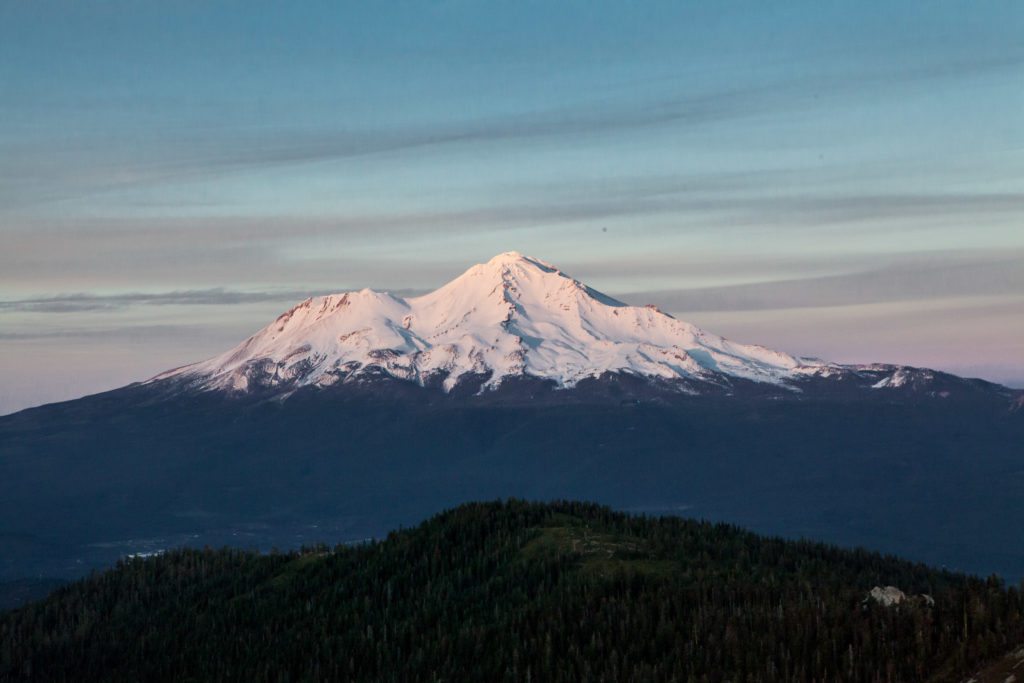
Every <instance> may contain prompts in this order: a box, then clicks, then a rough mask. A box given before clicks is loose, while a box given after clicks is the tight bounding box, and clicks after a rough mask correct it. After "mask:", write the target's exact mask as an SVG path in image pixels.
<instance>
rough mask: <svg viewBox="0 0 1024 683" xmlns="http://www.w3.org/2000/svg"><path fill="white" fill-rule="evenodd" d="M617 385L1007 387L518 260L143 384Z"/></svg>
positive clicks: (776, 391)
mask: <svg viewBox="0 0 1024 683" xmlns="http://www.w3.org/2000/svg"><path fill="white" fill-rule="evenodd" d="M615 376H619V377H622V376H631V377H633V378H641V379H643V380H646V381H648V382H650V383H651V385H652V386H651V387H649V388H652V389H655V390H657V391H659V392H661V393H662V394H663V395H667V394H672V393H681V394H689V395H702V394H734V393H747V394H749V393H757V394H762V395H764V394H767V395H774V396H777V397H782V396H786V395H790V396H792V395H794V394H800V393H802V392H804V391H811V392H812V393H813V394H816V395H817V394H821V393H828V394H834V393H836V392H843V391H848V390H849V387H850V386H855V387H856V390H857V391H860V392H863V391H865V390H883V389H884V390H888V391H889V392H890V393H893V392H896V391H897V390H902V391H903V392H907V391H914V392H919V393H924V394H928V395H932V396H935V397H939V398H948V397H950V396H952V395H954V394H957V393H963V392H964V391H968V392H975V391H978V390H979V388H980V387H983V386H985V387H989V388H990V389H993V388H995V387H998V385H995V384H992V383H984V382H982V381H981V380H963V381H962V382H958V381H956V379H955V376H953V375H950V374H948V373H942V372H938V371H934V370H929V369H926V368H915V367H911V366H905V365H890V364H882V363H874V364H862V365H848V364H847V365H844V364H839V363H830V362H827V361H823V360H820V359H817V358H808V357H800V356H794V355H792V354H789V353H785V352H782V351H776V350H772V349H769V348H767V347H764V346H761V345H758V344H741V343H737V342H734V341H731V340H729V339H726V338H724V337H721V336H719V335H715V334H712V333H710V332H707V331H705V330H703V329H701V328H699V327H697V326H695V325H692V324H691V323H688V322H685V321H681V320H677V319H676V318H674V317H673V316H671V315H669V314H667V313H665V312H663V311H661V310H659V309H658V308H657V307H654V306H650V305H648V306H633V305H629V304H626V303H624V302H622V301H619V300H617V299H614V298H613V297H610V296H608V295H606V294H603V293H602V292H600V291H598V290H596V289H593V288H591V287H589V286H587V285H585V284H583V283H582V282H580V281H579V280H577V279H575V278H573V277H571V276H570V275H568V274H566V273H564V272H563V271H561V270H560V269H558V268H557V267H556V266H554V265H552V264H550V263H548V262H546V261H543V260H541V259H538V258H535V257H530V256H523V255H522V254H520V253H518V252H504V253H502V254H498V255H497V256H495V257H493V258H492V259H490V260H489V261H487V262H486V263H482V264H477V265H474V266H472V267H470V268H469V269H467V270H466V271H465V272H464V273H462V274H461V275H459V276H458V277H456V278H454V279H453V280H451V281H450V282H448V283H446V284H444V285H442V286H441V287H439V288H438V289H436V290H434V291H433V292H429V293H427V294H423V295H419V296H415V297H406V298H403V297H399V296H395V295H392V294H390V293H388V292H380V291H375V290H371V289H362V290H358V291H352V292H342V293H338V294H329V295H324V296H317V297H310V298H307V299H305V300H304V301H302V302H300V303H299V304H297V305H295V306H293V307H292V308H291V309H289V310H288V311H285V312H284V313H282V314H281V315H280V316H278V317H277V319H275V320H274V321H273V322H272V323H271V324H269V325H267V326H266V327H264V328H263V329H261V330H259V331H258V332H256V333H255V334H254V335H252V336H250V337H249V338H248V339H246V340H244V341H243V342H242V343H240V344H239V345H237V346H235V347H234V348H232V349H230V350H228V351H227V352H225V353H223V354H221V355H219V356H216V357H214V358H211V359H209V360H207V361H202V362H199V363H194V364H191V365H186V366H183V367H179V368H175V369H173V370H169V371H166V372H163V373H160V374H159V375H156V376H155V377H153V378H151V379H150V380H148V381H147V382H145V383H147V384H159V383H165V384H166V383H170V384H173V386H174V387H175V388H178V389H181V388H184V389H187V390H191V391H196V390H198V391H209V390H220V391H226V392H229V393H244V392H253V391H261V392H264V393H267V392H269V393H272V394H278V395H284V396H287V395H289V394H290V393H291V392H294V391H296V390H299V389H302V388H306V387H316V388H327V387H331V386H335V385H342V384H346V383H351V382H363V381H368V380H372V379H375V378H381V377H388V378H394V379H398V380H403V381H409V382H412V383H415V384H418V385H420V386H425V387H427V386H429V387H433V388H437V389H439V390H440V391H442V392H443V393H453V392H456V393H458V394H466V393H469V394H477V395H480V394H484V393H487V392H489V391H495V390H498V389H499V388H501V387H503V386H507V385H508V384H509V383H510V382H512V383H519V384H522V383H523V382H526V383H527V384H530V383H531V382H532V383H537V382H539V383H540V384H546V385H548V386H549V387H550V388H554V389H573V388H576V387H578V386H579V385H580V384H581V383H586V382H588V381H593V380H606V379H608V378H610V377H615ZM513 380H515V381H516V382H513ZM995 391H997V392H1000V393H1002V394H1004V398H1010V399H1012V398H1013V396H1014V395H1015V392H1013V391H1012V390H1009V389H1005V388H999V389H995Z"/></svg>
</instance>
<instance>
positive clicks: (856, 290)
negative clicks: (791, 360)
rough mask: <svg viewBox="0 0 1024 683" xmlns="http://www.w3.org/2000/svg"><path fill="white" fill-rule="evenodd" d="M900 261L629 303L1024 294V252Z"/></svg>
mask: <svg viewBox="0 0 1024 683" xmlns="http://www.w3.org/2000/svg"><path fill="white" fill-rule="evenodd" d="M896 261H897V262H896V263H891V264H888V265H885V266H881V267H876V268H869V269H865V270H863V271H861V272H856V273H849V274H843V275H828V276H819V277H807V278H798V279H787V280H774V281H765V282H756V283H751V284H742V285H729V286H720V287H705V288H700V289H682V290H662V291H650V292H635V293H632V294H627V295H625V296H626V298H627V299H628V300H630V301H635V302H639V303H648V302H649V303H654V304H656V305H658V306H660V307H662V308H664V309H665V310H669V311H678V312H698V311H759V310H779V309H792V308H816V307H822V306H853V305H860V304H867V303H881V302H899V301H917V300H928V299H943V298H950V297H983V296H1001V295H1008V294H1012V293H1020V292H1024V253H1020V252H1017V253H1014V252H1010V253H1004V254H987V255H984V256H974V257H965V256H963V255H953V254H949V253H942V254H931V255H929V254H918V255H905V256H903V257H901V258H898V259H896Z"/></svg>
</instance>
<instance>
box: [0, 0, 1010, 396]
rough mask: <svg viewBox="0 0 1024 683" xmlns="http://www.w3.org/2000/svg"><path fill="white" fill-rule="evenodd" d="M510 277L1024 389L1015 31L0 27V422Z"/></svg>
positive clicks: (825, 20) (653, 9) (265, 20)
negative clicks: (525, 276) (353, 309)
mask: <svg viewBox="0 0 1024 683" xmlns="http://www.w3.org/2000/svg"><path fill="white" fill-rule="evenodd" d="M510 250H516V251H520V252H523V253H526V254H530V255H534V256H537V257H539V258H542V259H544V260H546V261H549V262H552V263H554V264H556V265H558V266H559V267H560V268H561V269H563V270H564V271H567V272H569V273H570V274H572V275H573V276H575V277H577V278H579V279H581V280H583V281H584V282H586V283H587V284H589V285H591V286H593V287H595V288H597V289H600V290H602V291H605V292H607V293H609V294H612V295H614V296H617V297H619V298H621V299H623V300H625V301H627V302H630V303H637V304H642V303H655V304H657V305H659V306H661V307H662V308H663V309H665V310H667V311H670V312H672V313H673V314H675V315H676V316H677V317H681V318H684V319H686V320H689V321H690V322H693V323H695V324H698V325H700V326H703V327H705V328H707V329H709V330H711V331H714V332H716V333H720V334H724V335H726V336H729V337H731V338H734V339H737V340H740V341H747V342H756V343H761V344H765V345H768V346H772V347H775V348H779V349H781V350H785V351H789V352H792V353H799V354H803V355H813V356H817V357H823V358H827V359H829V360H834V361H838V362H871V361H884V362H894V363H907V364H913V365H919V366H927V367H935V368H940V369H945V370H950V371H953V372H956V373H959V374H965V375H970V376H980V377H985V378H987V379H991V380H994V381H999V382H1003V383H1007V384H1010V385H1013V386H1024V3H1021V2H1018V1H1016V0H1011V1H1006V2H988V1H985V0H980V1H976V2H945V1H942V0H936V1H934V2H928V3H920V2H913V3H904V2H893V1H889V0H887V1H885V2H879V1H873V0H861V1H858V2H853V1H851V2H832V1H827V0H817V1H814V2H800V1H793V2H785V3H764V2H684V1H680V0H676V1H674V2H664V3H660V2H605V1H602V0H588V1H586V2H547V1H546V2H529V1H524V2H484V1H482V0H481V1H474V2H469V1H465V2H463V1H441V0H438V1H434V2H429V1H424V2H398V1H395V2H380V3H366V2H338V1H331V2H322V3H320V2H306V3H301V4H295V3H278V2H267V3H264V2H258V1H256V2H254V1H251V0H250V1H247V2H216V1H202V2H198V1H197V2H192V1H189V0H175V1H174V2H138V1H132V2H115V1H110V0H95V1H93V2H78V1H72V0H65V1H63V2H56V1H49V0H32V2H26V1H24V0H0V414H2V413H7V412H12V411H15V410H18V409H20V408H23V407H26V406H30V405H37V404H40V403H46V402H51V401H55V400H64V399H68V398H73V397H76V396H80V395H83V394H88V393H93V392H96V391H100V390H105V389H110V388H114V387H117V386H120V385H123V384H126V383H128V382H131V381H137V380H142V379H145V378H147V377H149V376H152V375H153V374H156V373H157V372H159V371H161V370H164V369H167V368H170V367H176V366H179V365H183V364H186V363H189V362H193V361H198V360H202V359H205V358H207V357H210V356H212V355H215V354H216V353H219V352H221V351H223V350H225V349H227V348H229V347H230V346H233V345H234V344H235V343H237V342H238V341H240V340H241V339H243V338H244V337H245V336H247V335H248V334H251V333H252V332H253V331H255V330H256V329H258V328H260V327H262V326H263V325H264V324H266V323H267V322H269V320H271V319H273V318H274V317H276V315H277V314H278V313H280V312H281V311H282V310H285V309H286V308H288V307H290V305H292V304H293V303H294V302H295V301H298V300H301V299H302V298H305V297H306V296H307V295H309V294H312V293H324V292H335V291H344V290H347V289H360V288H363V287H373V288H378V289H388V290H391V291H397V292H421V291H426V290H430V289H433V288H435V287H437V286H439V285H441V284H443V283H444V282H446V281H447V280H449V279H451V278H453V277H454V276H456V275H458V274H459V273H461V272H462V271H463V270H465V269H466V268H467V267H469V266H470V265H472V264H474V263H478V262H482V261H485V260H487V259H488V258H490V257H491V256H493V255H494V254H496V253H499V252H503V251H510Z"/></svg>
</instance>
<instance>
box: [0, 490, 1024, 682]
mask: <svg viewBox="0 0 1024 683" xmlns="http://www.w3.org/2000/svg"><path fill="white" fill-rule="evenodd" d="M886 585H893V586H897V587H899V588H900V589H902V590H903V591H904V592H906V594H907V595H908V596H911V597H909V598H908V599H907V600H906V601H904V602H903V603H902V604H900V605H898V606H891V607H883V606H881V605H879V604H876V603H875V602H874V601H871V600H868V601H867V602H865V596H866V595H867V593H868V591H869V590H870V589H871V588H872V587H874V586H886ZM925 594H927V595H928V596H930V597H931V598H933V599H934V604H931V603H930V601H929V600H928V598H925V597H924V595H925ZM1022 638H1024V619H1022V601H1021V595H1020V593H1019V591H1017V590H1015V589H1012V588H1010V589H1007V588H1005V587H1004V586H1003V585H1002V583H1001V582H1000V581H999V580H997V579H989V580H982V579H977V578H972V577H968V576H965V575H961V574H955V573H950V572H945V571H937V570H933V569H930V568H928V567H926V566H924V565H920V564H913V563H909V562H906V561H903V560H898V559H895V558H892V557H887V556H882V555H879V554H877V553H872V552H867V551H861V550H853V551H850V550H840V549H837V548H835V547H832V546H826V545H822V544H817V543H810V542H795V541H784V540H780V539H777V538H765V537H760V536H757V535H754V534H751V533H748V532H745V531H742V530H740V529H738V528H736V527H733V526H726V525H715V524H709V523H704V522H695V521H689V520H684V519H679V518H675V517H663V518H650V517H636V516H629V515H625V514H622V513H617V512H612V511H611V510H609V509H608V508H604V507H599V506H596V505H590V504H583V503H556V504H534V503H524V502H518V501H510V502H506V503H488V504H468V505H464V506H462V507H459V508H457V509H455V510H452V511H449V512H446V513H444V514H441V515H439V516H437V517H434V518H432V519H431V520H429V521H427V522H425V523H424V524H422V525H421V526H419V527H417V528H415V529H412V530H405V531H398V532H394V533H392V534H391V535H389V536H388V537H387V539H386V540H384V541H381V542H377V543H369V544H366V545H360V546H352V547H349V546H339V547H336V548H327V547H316V548H308V549H305V550H303V551H302V552H294V553H271V554H265V555H260V554H255V553H249V552H244V551H240V550H216V551H215V550H177V551H173V552H169V553H166V554H163V555H160V556H158V557H153V558H148V559H130V560H125V561H122V562H121V563H119V564H118V566H117V567H116V568H114V569H113V570H111V571H108V572H105V573H102V574H98V575H95V576H93V577H91V578H88V579H85V580H82V581H79V582H77V583H74V584H71V585H69V586H66V587H63V588H60V589H58V590H57V591H56V592H55V593H54V594H53V595H52V596H50V597H49V598H48V599H46V600H45V601H42V602H39V603H35V604H32V605H29V606H26V607H23V608H21V609H18V610H16V611H13V612H9V613H7V614H4V615H2V616H0V679H2V680H40V681H49V680H75V681H79V680H116V681H136V680H143V681H145V680H245V681H299V680H366V681H379V680H384V681H387V680H394V681H406V680H422V681H440V680H446V681H459V680H486V681H499V680H508V681H527V680H532V681H580V680H588V681H601V680H604V681H659V680H664V681H928V680H935V681H943V680H950V681H957V680H961V678H962V676H963V675H964V674H965V673H969V672H970V671H972V670H975V669H976V668H978V667H979V666H980V665H981V664H982V663H984V662H985V661H988V660H991V659H994V658H997V657H998V656H1000V655H1002V654H1003V653H1005V652H1007V651H1009V650H1010V649H1012V648H1013V647H1014V646H1016V645H1018V644H1019V643H1020V642H1021V640H1022Z"/></svg>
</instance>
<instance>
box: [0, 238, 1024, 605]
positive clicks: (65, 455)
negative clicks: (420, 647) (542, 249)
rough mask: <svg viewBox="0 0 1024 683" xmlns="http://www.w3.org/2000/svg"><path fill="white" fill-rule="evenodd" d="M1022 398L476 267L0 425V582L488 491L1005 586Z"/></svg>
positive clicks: (339, 300) (384, 516) (535, 273)
mask: <svg viewBox="0 0 1024 683" xmlns="http://www.w3.org/2000/svg"><path fill="white" fill-rule="evenodd" d="M1022 396H1024V394H1022V393H1021V392H1015V391H1012V390H1010V389H1007V388H1006V387H1001V386H999V385H996V384H991V383H988V382H983V381H981V380H972V379H964V378H960V377H955V376H953V375H949V374H946V373H941V372H937V371H933V370H928V369H920V368H910V367H904V366H893V365H863V366H849V365H838V364H833V363H827V362H824V361H818V360H813V359H805V358H797V357H794V356H791V355H788V354H785V353H782V352H776V351H771V350H768V349H765V348H763V347H759V346H751V345H744V344H737V343H734V342H731V341H728V340H726V339H723V338H721V337H718V336H716V335H713V334H710V333H707V332H704V331H702V330H700V329H698V328H696V327H694V326H692V325H690V324H687V323H685V322H682V321H678V320H676V319H674V318H672V317H671V316H669V315H666V314H664V313H662V312H659V311H657V310H655V309H653V308H648V307H635V306H628V305H625V304H623V303H622V302H619V301H616V300H614V299H612V298H610V297H607V296H605V295H603V294H601V293H599V292H596V291H594V290H592V289H590V288H589V287H586V286H585V285H583V284H581V283H579V282H577V281H576V280H573V279H572V278H571V277H569V276H567V275H565V274H563V273H561V272H560V271H559V270H558V269H557V268H555V267H553V266H551V265H549V264H546V263H544V262H542V261H539V260H537V259H533V258H527V257H523V256H520V255H518V254H511V253H509V254H502V255H499V256H498V257H495V258H494V259H492V260H491V261H489V262H488V263H486V264H482V265H479V266H474V267H473V268H471V269H469V270H468V271H467V272H466V273H464V274H463V275H462V276H460V277H459V278H457V279H455V280H454V281H452V282H451V283H449V284H447V285H445V286H444V287H442V288H441V289H439V290H437V291H435V292H433V293H431V294H427V295H425V296H422V297H415V298H409V299H401V298H398V297H394V296H391V295H388V294H384V293H378V292H371V291H369V290H364V291H362V292H356V293H348V294H339V295H333V296H327V297H319V298H315V299H309V300H307V301H306V302H303V303H301V304H299V305H298V306H297V307H295V308H294V309H292V310H291V311H289V312H287V313H285V314H284V315H282V316H281V317H280V318H278V319H277V320H276V321H274V322H273V323H272V324H271V325H270V326H268V327H266V328H264V329H263V330H261V331H259V332H257V333H256V334H255V335H253V336H252V337H250V338H249V339H248V340H246V341H244V342H243V343H242V344H240V345H239V346H238V347H236V348H235V349H232V350H230V351H228V352H227V353H225V354H223V355H221V356H218V357H216V358H214V359H211V360H209V361H205V362H202V363H198V364H195V365H191V366H186V367H184V368H178V369H176V370H172V371H169V372H166V373H163V374H161V375H159V376H157V377H155V378H153V379H151V380H149V381H146V382H140V383H137V384H133V385H129V386H127V387H123V388H121V389H117V390H115V391H111V392H106V393H103V394H97V395H94V396H87V397H84V398H81V399H77V400H74V401H67V402H64V403H57V404H51V405H48V406H42V407H39V408H33V409H29V410H25V411H21V412H19V413H16V414H13V415H8V416H4V417H0V520H2V521H3V524H2V525H0V583H3V584H6V585H11V586H17V587H18V588H17V590H18V593H17V594H18V595H33V594H36V593H35V592H34V591H37V589H38V590H41V588H40V586H49V585H53V582H54V581H57V580H65V579H68V578H74V577H77V576H81V575H83V574H84V573H86V572H88V571H89V570H90V569H93V568H100V567H106V566H109V565H110V564H112V563H113V562H115V561H116V560H117V559H118V558H121V557H124V556H126V555H129V554H137V553H151V552H157V551H161V550H165V549H167V548H172V547H177V546H181V545H191V546H203V545H206V544H209V545H215V546H219V545H224V544H228V545H232V546H236V547H257V548H263V549H269V548H270V547H271V546H275V545H276V546H279V547H286V548H287V547H296V546H297V545H299V544H301V543H304V542H312V541H317V540H321V539H323V538H343V539H348V540H360V539H365V538H374V537H380V536H382V535H384V534H386V533H387V531H388V530H390V529H392V528H396V527H399V526H403V525H404V526H407V525H409V524H415V523H418V522H419V521H421V520H422V519H424V518H426V517H428V516H429V515H431V514H433V513H436V512H437V511H438V510H441V509H444V508H446V507H449V506H452V505H455V504H458V503H460V502H464V501H468V500H479V499H483V498H495V497H506V496H518V497H523V498H529V499H541V500H546V499H553V498H577V499H590V500H597V501H599V502H602V503H606V504H609V505H613V506H615V507H617V508H620V509H628V510H634V511H648V512H664V513H673V514H686V515H692V516H697V517H704V518H707V519H714V520H723V521H728V522H732V523H738V524H742V525H744V526H747V527H750V528H752V529H754V530H756V531H759V532H765V533H772V534H783V535H786V536H791V537H800V536H804V537H809V538H816V539H821V540H827V541H830V542H835V543H843V544H847V545H865V546H868V547H871V548H874V549H879V550H884V551H887V552H896V553H899V554H901V555H905V556H907V557H910V558H912V559H916V560H922V561H928V562H931V563H933V564H936V565H945V566H948V567H951V568H956V569H960V570H966V571H972V572H979V573H983V574H988V573H991V572H998V573H1000V574H1002V575H1003V576H1004V577H1006V578H1007V579H1008V580H1011V581H1016V580H1017V579H1018V578H1020V577H1024V549H1022V548H1021V547H1019V544H1016V543H1013V542H1012V541H1010V540H1008V539H1013V538H1016V537H1017V536H1018V535H1019V530H1020V529H1021V528H1024V507H1022V506H1020V505H1019V504H1018V501H1019V500H1022V499H1024V411H1022V410H1020V405H1021V400H1022V398H1021V397H1022ZM26 582H28V583H26ZM31 582H37V583H38V584H39V585H38V586H37V587H36V588H35V589H34V588H33V585H32V584H31ZM0 598H2V596H0Z"/></svg>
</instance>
